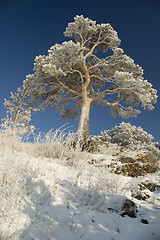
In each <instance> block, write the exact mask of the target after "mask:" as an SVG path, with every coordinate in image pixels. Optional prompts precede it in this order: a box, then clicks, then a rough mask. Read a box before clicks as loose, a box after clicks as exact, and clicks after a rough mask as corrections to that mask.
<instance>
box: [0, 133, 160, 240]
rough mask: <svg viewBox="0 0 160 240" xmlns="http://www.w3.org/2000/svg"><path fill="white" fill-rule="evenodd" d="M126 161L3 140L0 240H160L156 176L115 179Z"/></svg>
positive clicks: (114, 154)
mask: <svg viewBox="0 0 160 240" xmlns="http://www.w3.org/2000/svg"><path fill="white" fill-rule="evenodd" d="M124 156H125V157H126V159H127V158H129V157H130V159H131V157H132V159H133V158H135V157H136V153H135V152H130V151H127V150H125V149H123V151H122V148H121V149H120V148H118V147H117V146H116V145H115V144H111V145H110V146H108V147H106V149H105V150H103V151H100V152H97V153H96V152H95V153H89V152H85V151H82V152H81V151H78V150H75V149H72V148H71V147H69V146H68V145H64V144H62V143H61V141H59V140H58V139H54V141H50V140H49V141H48V142H46V141H44V142H43V141H41V142H40V141H39V140H37V142H35V143H34V144H33V143H29V142H26V143H20V142H18V141H17V140H16V139H13V138H7V137H5V136H3V135H2V134H1V136H0V166H1V167H0V169H1V171H0V183H1V184H0V239H1V240H9V239H11V240H22V239H24V240H54V239H56V240H64V239H65V240H66V239H69V240H80V239H82V240H97V239H98V240H104V239H107V240H135V239H137V240H143V239H144V240H160V227H159V222H160V214H159V212H160V171H156V172H153V173H146V172H145V173H144V174H142V175H141V176H137V177H131V176H127V175H125V174H123V175H122V174H121V173H120V172H119V174H115V170H116V169H120V167H121V166H122V164H123V163H122V161H119V159H122V157H123V159H124ZM141 165H142V163H141ZM115 168H116V169H115Z"/></svg>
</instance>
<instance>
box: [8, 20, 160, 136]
mask: <svg viewBox="0 0 160 240" xmlns="http://www.w3.org/2000/svg"><path fill="white" fill-rule="evenodd" d="M64 35H65V37H69V38H71V40H69V41H65V42H63V43H62V44H55V45H54V46H52V47H51V48H50V49H49V50H48V55H47V56H45V55H43V56H42V55H40V56H37V57H36V58H35V63H34V74H32V75H28V76H27V78H26V80H25V81H24V82H23V86H22V88H20V89H19V93H20V92H22V91H23V92H24V89H27V91H25V92H27V94H26V95H25V97H23V101H21V102H23V103H22V104H21V106H20V105H19V104H18V102H17V103H16V94H17V93H16V94H12V99H13V100H14V101H12V102H11V101H7V100H6V101H5V106H6V107H7V108H8V109H12V111H10V113H11V115H12V119H15V117H13V116H15V115H16V116H18V114H19V113H20V112H21V111H24V109H28V110H29V111H31V112H32V111H38V110H44V109H47V108H53V107H56V109H57V111H59V112H60V113H61V116H62V118H64V119H67V118H76V117H79V116H80V123H79V128H78V135H79V136H81V138H86V137H87V136H88V135H89V112H90V107H91V104H101V105H102V106H110V108H111V110H110V113H111V114H112V115H113V116H117V115H121V116H122V117H131V116H136V115H137V114H139V113H140V110H139V108H137V107H138V106H139V105H141V107H143V108H144V109H146V108H147V109H148V110H153V109H154V107H153V104H155V103H156V101H157V91H156V90H155V89H154V88H152V84H151V83H149V82H148V81H147V80H144V78H143V69H142V68H141V67H140V66H139V65H137V64H135V63H134V60H133V59H132V58H130V57H129V56H127V55H126V54H124V51H123V49H122V48H119V45H120V42H121V41H120V39H119V38H118V35H117V32H116V31H115V30H114V29H113V28H112V26H111V25H110V24H109V23H107V24H104V23H102V24H97V23H96V22H95V21H92V20H90V19H89V18H85V17H83V16H82V15H81V16H76V17H75V18H74V22H71V23H69V24H68V26H67V28H66V30H65V32H64ZM101 52H102V53H103V54H101ZM27 86H28V88H27ZM22 95H23V96H24V94H22ZM127 105H128V106H127ZM16 107H17V108H18V111H17V110H16ZM16 118H17V117H16Z"/></svg>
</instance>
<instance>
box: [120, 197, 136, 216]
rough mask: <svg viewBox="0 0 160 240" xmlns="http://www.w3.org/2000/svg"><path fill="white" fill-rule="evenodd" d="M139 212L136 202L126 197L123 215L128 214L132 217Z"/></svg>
mask: <svg viewBox="0 0 160 240" xmlns="http://www.w3.org/2000/svg"><path fill="white" fill-rule="evenodd" d="M137 212H138V211H137V207H136V204H135V203H134V202H133V201H131V200H130V199H126V200H125V202H124V203H123V206H122V214H121V216H122V217H124V216H125V215H127V216H129V217H131V218H136V216H137Z"/></svg>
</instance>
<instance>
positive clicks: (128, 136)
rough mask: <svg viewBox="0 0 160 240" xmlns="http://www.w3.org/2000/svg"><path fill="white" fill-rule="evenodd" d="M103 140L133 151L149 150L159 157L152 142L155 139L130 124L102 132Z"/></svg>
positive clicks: (122, 124)
mask: <svg viewBox="0 0 160 240" xmlns="http://www.w3.org/2000/svg"><path fill="white" fill-rule="evenodd" d="M101 139H102V140H103V141H106V142H111V143H116V144H118V145H120V146H123V147H125V148H128V149H130V150H133V151H135V150H136V151H139V150H142V151H143V150H145V151H146V150H147V151H149V152H152V153H153V154H155V155H159V154H160V153H159V150H158V149H157V148H156V147H155V144H154V143H153V142H152V140H153V139H154V137H153V136H152V135H151V134H148V133H147V132H146V131H144V130H143V128H142V127H136V126H134V125H131V124H130V123H125V122H122V123H121V124H120V125H119V126H115V127H114V128H112V129H111V130H104V131H103V132H101Z"/></svg>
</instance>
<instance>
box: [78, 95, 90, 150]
mask: <svg viewBox="0 0 160 240" xmlns="http://www.w3.org/2000/svg"><path fill="white" fill-rule="evenodd" d="M90 106H91V99H90V98H85V99H84V101H83V104H82V108H81V116H80V121H79V126H78V131H77V140H78V144H79V145H80V146H81V145H83V144H84V143H85V142H86V140H87V138H88V137H89V114H90Z"/></svg>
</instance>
